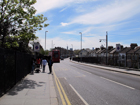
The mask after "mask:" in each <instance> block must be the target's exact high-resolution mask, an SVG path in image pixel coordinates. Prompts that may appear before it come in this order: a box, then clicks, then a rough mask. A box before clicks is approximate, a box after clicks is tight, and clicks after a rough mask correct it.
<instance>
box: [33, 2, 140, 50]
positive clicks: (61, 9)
mask: <svg viewBox="0 0 140 105" xmlns="http://www.w3.org/2000/svg"><path fill="white" fill-rule="evenodd" d="M34 7H35V8H36V9H37V13H36V15H38V14H43V15H44V16H45V17H47V18H48V20H47V21H46V22H45V23H48V24H50V25H49V26H48V27H46V28H43V29H42V30H41V31H38V32H37V33H36V35H37V36H38V37H39V39H38V41H39V42H40V43H41V45H42V46H43V47H44V46H45V31H48V32H47V33H46V34H47V38H46V48H47V49H50V48H52V47H63V48H66V47H67V46H68V48H72V47H73V49H81V34H79V32H82V48H90V49H92V47H94V48H97V47H100V46H101V45H104V46H105V42H104V41H102V42H99V39H105V38H106V31H107V32H108V45H109V46H114V47H115V45H116V44H118V43H120V44H121V45H123V46H124V47H126V46H127V47H129V46H130V44H131V43H137V44H138V46H140V0H37V3H36V4H35V5H34ZM52 43H53V44H52Z"/></svg>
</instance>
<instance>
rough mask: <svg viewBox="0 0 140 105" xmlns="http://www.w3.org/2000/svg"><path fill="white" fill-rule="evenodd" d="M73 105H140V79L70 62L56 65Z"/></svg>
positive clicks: (62, 61)
mask: <svg viewBox="0 0 140 105" xmlns="http://www.w3.org/2000/svg"><path fill="white" fill-rule="evenodd" d="M53 68H54V72H55V74H56V76H57V77H58V79H59V81H60V83H61V85H62V87H63V88H64V91H65V93H66V95H67V97H68V99H69V101H70V103H71V105H140V77H139V76H134V75H130V74H124V73H119V72H113V71H108V70H104V69H99V68H94V67H90V66H86V65H81V64H80V63H74V62H71V61H70V60H69V59H64V60H61V62H60V63H54V65H53Z"/></svg>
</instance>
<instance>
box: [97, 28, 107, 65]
mask: <svg viewBox="0 0 140 105" xmlns="http://www.w3.org/2000/svg"><path fill="white" fill-rule="evenodd" d="M101 41H106V65H107V64H108V62H107V54H108V32H107V31H106V39H99V42H101Z"/></svg>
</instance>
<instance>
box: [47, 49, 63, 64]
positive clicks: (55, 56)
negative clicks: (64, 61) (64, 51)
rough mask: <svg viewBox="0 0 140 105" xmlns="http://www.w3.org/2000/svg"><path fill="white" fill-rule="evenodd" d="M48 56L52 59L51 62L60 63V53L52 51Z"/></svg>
mask: <svg viewBox="0 0 140 105" xmlns="http://www.w3.org/2000/svg"><path fill="white" fill-rule="evenodd" d="M49 55H50V56H51V58H52V61H53V63H59V62H60V51H59V50H57V49H55V50H52V51H51V52H50V53H49Z"/></svg>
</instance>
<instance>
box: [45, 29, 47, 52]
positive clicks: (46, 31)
mask: <svg viewBox="0 0 140 105" xmlns="http://www.w3.org/2000/svg"><path fill="white" fill-rule="evenodd" d="M46 32H48V31H45V50H46Z"/></svg>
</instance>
